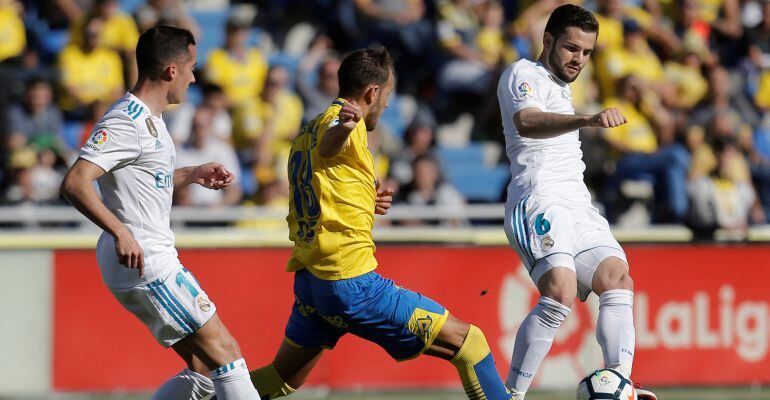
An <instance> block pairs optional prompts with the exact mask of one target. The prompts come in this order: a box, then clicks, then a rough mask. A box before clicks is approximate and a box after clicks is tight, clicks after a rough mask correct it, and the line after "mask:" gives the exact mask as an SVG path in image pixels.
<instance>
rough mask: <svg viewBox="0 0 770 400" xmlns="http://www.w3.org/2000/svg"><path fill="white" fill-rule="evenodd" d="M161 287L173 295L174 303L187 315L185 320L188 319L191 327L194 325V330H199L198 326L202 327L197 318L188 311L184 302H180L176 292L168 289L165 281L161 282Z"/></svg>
mask: <svg viewBox="0 0 770 400" xmlns="http://www.w3.org/2000/svg"><path fill="white" fill-rule="evenodd" d="M159 287H160V288H161V289H163V290H165V291H166V293H168V295H169V296H170V297H171V301H173V302H174V304H176V306H177V307H178V308H179V311H180V312H181V313H182V314H183V315H184V316H185V320H186V321H187V323H188V324H190V327H192V329H193V331H195V330H198V328H200V326H199V325H198V323H197V322H195V319H194V318H193V317H192V316H191V315H190V313H188V312H187V309H185V308H184V307H183V306H182V304H181V303H179V300H177V298H176V297H175V296H174V294H173V293H171V291H170V290H168V287H167V286H166V284H165V283H161V284H160V285H159Z"/></svg>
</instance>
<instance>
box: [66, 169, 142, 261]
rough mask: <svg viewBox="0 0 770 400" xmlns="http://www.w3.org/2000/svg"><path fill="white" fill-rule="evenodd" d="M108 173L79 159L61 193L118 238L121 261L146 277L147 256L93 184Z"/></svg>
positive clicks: (116, 247)
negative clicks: (145, 263)
mask: <svg viewBox="0 0 770 400" xmlns="http://www.w3.org/2000/svg"><path fill="white" fill-rule="evenodd" d="M104 173H105V171H104V170H103V169H102V168H101V167H99V166H98V165H96V164H94V163H92V162H90V161H87V160H85V159H82V158H79V159H78V160H77V161H75V164H74V165H73V166H72V167H71V168H70V169H69V171H67V175H66V176H65V177H64V180H63V181H62V185H61V193H62V195H63V196H64V198H65V199H67V201H69V202H70V204H72V205H73V206H74V207H75V208H76V209H77V210H78V211H80V213H81V214H83V215H85V216H86V217H87V218H88V219H90V220H91V221H92V222H93V223H95V224H96V225H98V226H99V227H100V228H102V229H103V230H104V231H105V232H107V233H109V234H110V235H112V237H114V238H115V249H116V251H117V254H118V260H119V261H120V263H121V264H123V265H125V266H126V267H128V268H136V269H138V270H139V275H140V276H141V275H143V274H144V252H143V251H142V247H141V246H139V243H137V241H136V240H135V239H134V237H133V236H132V235H131V232H130V231H129V230H128V228H127V227H126V226H125V225H124V224H123V223H122V222H120V220H118V218H117V217H116V216H115V214H113V213H112V212H110V210H108V209H107V207H105V205H104V203H102V201H101V199H100V198H99V195H98V194H97V193H96V189H94V185H93V182H94V181H95V180H96V179H98V178H99V177H100V176H102V175H104Z"/></svg>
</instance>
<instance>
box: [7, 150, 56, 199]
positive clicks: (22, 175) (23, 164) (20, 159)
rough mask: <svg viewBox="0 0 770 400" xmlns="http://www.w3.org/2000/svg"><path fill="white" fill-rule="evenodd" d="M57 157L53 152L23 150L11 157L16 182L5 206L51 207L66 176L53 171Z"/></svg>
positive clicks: (13, 183)
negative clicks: (44, 205)
mask: <svg viewBox="0 0 770 400" xmlns="http://www.w3.org/2000/svg"><path fill="white" fill-rule="evenodd" d="M55 164H56V154H54V152H53V151H51V150H50V149H45V150H42V151H40V152H39V153H38V152H36V151H35V150H34V149H32V148H31V147H24V148H22V149H19V150H18V151H16V152H14V154H13V156H12V157H11V165H10V166H11V169H12V171H13V173H12V174H11V176H12V177H13V182H12V183H11V186H10V187H9V188H8V191H7V192H6V196H5V202H7V203H11V204H25V203H33V204H51V203H55V202H57V201H58V199H59V185H61V181H62V178H63V177H64V175H63V174H62V173H61V172H59V171H56V170H55V169H54V165H55Z"/></svg>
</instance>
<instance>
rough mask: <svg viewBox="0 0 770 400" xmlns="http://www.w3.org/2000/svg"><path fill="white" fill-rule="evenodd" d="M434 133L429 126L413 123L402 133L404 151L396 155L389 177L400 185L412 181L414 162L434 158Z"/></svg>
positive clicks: (417, 122) (419, 122)
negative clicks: (424, 157) (427, 157)
mask: <svg viewBox="0 0 770 400" xmlns="http://www.w3.org/2000/svg"><path fill="white" fill-rule="evenodd" d="M435 145H436V133H435V132H434V130H433V127H432V126H431V125H430V124H426V123H424V122H421V121H415V122H413V123H412V124H411V125H409V127H408V128H407V129H406V132H405V133H404V149H403V150H402V151H400V152H399V153H398V155H396V157H395V158H394V159H393V162H392V163H391V166H390V175H391V176H392V177H393V178H394V179H395V180H396V181H397V182H398V183H400V184H401V185H405V184H407V183H409V182H411V181H412V179H413V178H414V172H413V171H412V164H413V163H414V160H416V159H417V158H418V157H422V156H430V157H435V154H434V147H435Z"/></svg>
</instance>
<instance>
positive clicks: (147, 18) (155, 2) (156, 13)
mask: <svg viewBox="0 0 770 400" xmlns="http://www.w3.org/2000/svg"><path fill="white" fill-rule="evenodd" d="M134 19H136V23H137V24H138V25H139V32H140V33H141V32H144V31H146V30H148V29H150V28H152V27H153V26H155V25H170V26H175V27H177V28H185V29H187V30H189V31H190V32H192V33H193V35H194V36H195V37H196V38H197V37H200V27H199V26H198V23H196V22H195V20H194V19H193V18H192V17H191V16H190V14H188V13H187V9H186V8H185V4H184V2H183V1H182V0H148V1H147V3H146V4H143V5H141V6H139V7H138V8H137V9H136V10H135V11H134Z"/></svg>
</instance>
